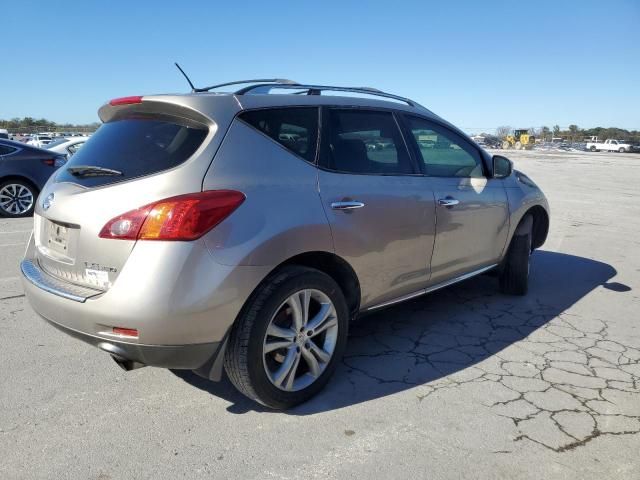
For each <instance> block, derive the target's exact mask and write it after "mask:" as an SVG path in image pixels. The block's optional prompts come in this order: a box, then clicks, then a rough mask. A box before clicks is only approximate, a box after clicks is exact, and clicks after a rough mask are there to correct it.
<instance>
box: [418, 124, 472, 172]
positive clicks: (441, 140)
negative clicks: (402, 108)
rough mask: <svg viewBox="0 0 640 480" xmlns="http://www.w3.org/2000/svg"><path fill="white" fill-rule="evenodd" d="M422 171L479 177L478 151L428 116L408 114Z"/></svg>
mask: <svg viewBox="0 0 640 480" xmlns="http://www.w3.org/2000/svg"><path fill="white" fill-rule="evenodd" d="M408 124H409V129H410V130H411V134H412V135H413V138H414V140H415V141H416V143H417V146H418V152H419V153H420V157H421V159H422V162H423V163H424V168H425V173H426V174H427V175H429V176H431V177H482V176H483V172H482V159H481V158H480V154H479V153H478V152H477V150H475V149H474V148H472V147H471V146H470V145H467V142H465V141H464V140H463V139H462V138H460V137H458V136H457V135H456V134H454V133H453V132H450V131H448V130H447V129H445V128H442V127H441V126H439V125H436V124H434V123H432V122H429V121H428V120H424V119H422V118H417V117H408Z"/></svg>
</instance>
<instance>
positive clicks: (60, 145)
mask: <svg viewBox="0 0 640 480" xmlns="http://www.w3.org/2000/svg"><path fill="white" fill-rule="evenodd" d="M87 140H89V137H70V138H65V137H62V138H58V139H56V140H54V141H53V142H51V143H50V144H49V145H47V146H46V147H45V148H46V149H47V150H51V151H53V152H56V153H63V154H64V155H66V156H67V158H71V157H72V156H73V154H74V153H76V152H77V151H78V150H79V149H80V147H82V145H84V142H86V141H87Z"/></svg>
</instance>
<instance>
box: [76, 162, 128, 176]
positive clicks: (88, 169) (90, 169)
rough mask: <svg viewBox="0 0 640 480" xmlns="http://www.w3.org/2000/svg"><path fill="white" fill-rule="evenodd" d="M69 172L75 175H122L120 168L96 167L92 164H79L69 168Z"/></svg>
mask: <svg viewBox="0 0 640 480" xmlns="http://www.w3.org/2000/svg"><path fill="white" fill-rule="evenodd" d="M67 172H69V173H70V174H71V175H73V176H75V177H117V176H119V175H122V172H121V171H119V170H113V169H111V168H104V167H95V166H91V165H78V166H76V167H69V168H67Z"/></svg>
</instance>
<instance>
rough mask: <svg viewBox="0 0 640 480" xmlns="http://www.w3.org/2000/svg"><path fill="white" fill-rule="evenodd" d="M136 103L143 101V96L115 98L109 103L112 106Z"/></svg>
mask: <svg viewBox="0 0 640 480" xmlns="http://www.w3.org/2000/svg"><path fill="white" fill-rule="evenodd" d="M135 103H142V97H141V96H140V95H134V96H131V97H120V98H114V99H113V100H110V101H109V105H111V106H112V107H115V106H118V105H133V104H135Z"/></svg>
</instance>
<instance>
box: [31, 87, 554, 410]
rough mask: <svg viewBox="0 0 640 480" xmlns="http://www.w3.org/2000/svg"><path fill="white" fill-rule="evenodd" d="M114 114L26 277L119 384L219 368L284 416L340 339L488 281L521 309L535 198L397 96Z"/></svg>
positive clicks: (53, 193)
mask: <svg viewBox="0 0 640 480" xmlns="http://www.w3.org/2000/svg"><path fill="white" fill-rule="evenodd" d="M247 85H248V86H246V87H244V88H242V89H241V90H237V91H234V92H230V93H213V92H210V91H205V90H206V89H200V90H198V89H196V90H195V91H194V92H192V93H190V94H186V95H151V96H142V97H140V96H136V97H126V98H119V99H115V100H112V101H110V102H109V103H108V104H106V105H104V106H102V107H101V108H100V110H99V115H100V118H101V119H102V121H103V125H102V126H101V127H100V129H99V130H98V131H97V133H96V134H95V135H93V136H92V137H91V138H90V139H89V140H88V141H87V143H86V144H85V146H84V147H83V148H82V149H81V150H79V151H78V153H76V155H74V156H73V158H72V159H71V160H70V161H69V162H68V163H67V164H66V165H65V167H64V168H62V169H60V170H59V171H58V172H57V173H56V174H55V175H54V176H53V177H52V178H51V179H50V180H49V182H48V183H47V184H46V186H45V187H44V189H43V190H42V192H41V194H40V197H39V199H38V201H37V206H36V209H35V214H34V233H33V236H32V238H31V240H30V242H29V246H28V249H27V252H26V255H25V259H24V261H23V262H22V264H21V268H22V273H23V276H24V289H25V292H26V295H27V297H28V299H29V301H30V303H31V305H32V306H33V308H34V309H35V310H36V312H38V313H39V314H40V315H41V316H42V317H43V318H45V319H46V320H47V321H49V322H50V323H51V324H52V325H54V326H55V327H57V328H59V329H60V330H62V331H64V332H66V333H68V334H69V335H72V336H74V337H77V338H79V339H81V340H83V341H85V342H88V343H90V344H92V345H95V346H96V347H98V348H99V349H101V350H104V351H105V352H107V353H109V354H110V355H111V356H112V357H113V358H114V360H115V361H116V362H117V363H118V364H119V365H120V366H122V367H123V368H125V369H126V370H130V369H133V368H137V367H141V366H145V365H153V366H158V367H165V368H172V369H191V370H194V371H196V372H197V373H198V374H200V375H202V376H204V377H207V378H209V379H212V380H219V379H220V378H221V376H222V373H223V370H226V373H227V374H228V377H229V378H230V379H231V381H232V382H233V384H234V385H235V386H236V387H237V388H238V390H240V391H241V392H242V393H244V394H245V395H247V396H249V397H250V398H252V399H254V400H256V401H258V402H260V403H262V404H264V405H267V406H269V407H272V408H278V409H283V408H288V407H291V406H293V405H296V404H298V403H301V402H304V401H305V400H307V399H309V398H310V397H312V396H313V395H315V394H316V393H317V392H318V391H319V390H320V389H321V388H322V387H323V386H324V385H325V384H326V383H327V381H328V380H329V377H330V376H331V374H332V372H333V371H334V370H335V368H336V365H337V363H338V362H339V361H340V358H341V356H342V354H343V352H344V350H345V346H346V343H347V330H348V326H349V322H350V321H351V320H352V319H353V318H355V317H357V316H361V315H363V314H365V313H367V312H371V311H374V310H377V309H380V308H383V307H387V306H389V305H393V304H395V303H397V302H401V301H403V300H407V299H410V298H414V297H416V296H418V295H422V294H425V293H428V292H431V291H433V290H436V289H438V288H442V287H445V286H447V285H451V284H452V283H455V282H458V281H461V280H464V279H467V278H469V277H471V276H473V275H477V274H480V273H482V272H487V271H489V270H493V271H495V272H496V274H497V276H498V278H499V284H500V287H501V289H502V291H503V292H505V293H511V294H524V293H525V292H526V290H527V278H528V274H529V258H530V254H531V252H532V250H533V249H535V248H537V247H539V246H541V245H542V244H543V242H544V241H545V238H546V236H547V230H548V226H549V213H548V204H547V201H546V199H545V197H544V195H543V194H542V192H541V191H540V189H539V188H538V187H537V186H536V185H535V184H534V183H533V182H532V181H531V180H530V179H529V178H528V177H526V176H525V175H524V174H522V173H520V172H517V171H513V169H512V164H511V162H510V161H509V160H507V159H506V158H504V157H501V156H493V157H491V156H490V155H489V154H488V153H487V152H486V151H484V150H482V149H481V148H479V147H478V146H477V145H476V144H474V143H473V141H471V140H470V139H469V138H468V137H467V136H466V135H465V134H464V133H462V132H461V131H460V130H459V129H457V128H456V127H454V126H453V125H451V124H449V123H448V122H446V121H445V120H443V119H441V118H440V117H438V116H437V115H435V114H433V113H432V112H430V111H429V110H427V109H426V108H424V107H422V106H420V105H418V104H417V103H416V102H414V101H412V100H409V99H407V98H403V97H398V96H395V95H391V94H387V93H384V92H380V91H378V90H373V89H364V88H339V87H327V86H318V85H301V84H297V83H294V82H290V81H277V80H273V81H260V82H257V83H250V82H247Z"/></svg>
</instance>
